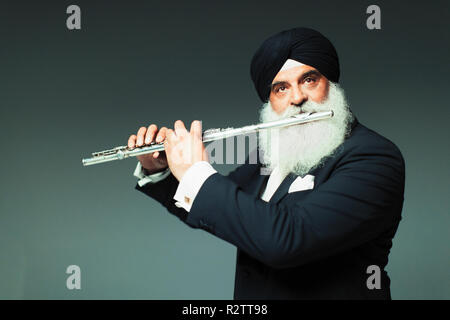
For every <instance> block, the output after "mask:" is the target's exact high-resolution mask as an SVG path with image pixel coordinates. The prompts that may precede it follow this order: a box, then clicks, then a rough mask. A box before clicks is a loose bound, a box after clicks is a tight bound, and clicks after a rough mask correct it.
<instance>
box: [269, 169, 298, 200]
mask: <svg viewBox="0 0 450 320" xmlns="http://www.w3.org/2000/svg"><path fill="white" fill-rule="evenodd" d="M297 177H298V176H297V175H295V174H292V173H290V174H288V175H287V176H286V178H284V180H283V182H281V184H280V186H279V187H278V189H277V191H275V193H274V194H273V196H272V198H270V200H269V202H271V203H277V202H279V201H280V200H281V199H282V198H283V197H284V196H285V195H286V194H287V193H288V191H289V187H290V186H291V184H292V182H294V180H295V179H296V178H297Z"/></svg>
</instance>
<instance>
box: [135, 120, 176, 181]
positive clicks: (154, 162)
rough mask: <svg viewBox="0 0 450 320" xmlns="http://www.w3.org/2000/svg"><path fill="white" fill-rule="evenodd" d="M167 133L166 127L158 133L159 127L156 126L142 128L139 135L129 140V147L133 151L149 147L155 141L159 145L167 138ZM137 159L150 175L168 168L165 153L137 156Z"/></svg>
mask: <svg viewBox="0 0 450 320" xmlns="http://www.w3.org/2000/svg"><path fill="white" fill-rule="evenodd" d="M166 132H167V128H166V127H162V128H161V129H159V131H158V127H157V126H156V125H155V124H151V125H150V126H149V127H148V128H146V127H142V128H140V129H139V130H138V132H137V135H134V134H133V135H131V136H130V137H129V138H128V147H129V148H131V149H132V148H134V147H142V146H144V145H149V144H150V143H152V142H155V141H156V142H158V143H159V142H162V141H163V140H164V139H165V138H166ZM137 159H138V160H139V162H140V163H141V165H142V167H143V168H144V169H146V170H147V173H149V174H152V173H156V172H159V171H162V170H164V169H165V168H167V166H168V164H167V159H166V154H165V152H164V151H162V152H158V151H156V152H153V153H148V154H143V155H140V156H137Z"/></svg>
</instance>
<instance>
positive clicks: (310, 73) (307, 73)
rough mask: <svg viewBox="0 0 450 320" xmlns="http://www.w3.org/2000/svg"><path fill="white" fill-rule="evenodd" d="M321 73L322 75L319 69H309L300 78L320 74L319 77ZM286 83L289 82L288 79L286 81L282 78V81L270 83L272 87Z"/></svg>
mask: <svg viewBox="0 0 450 320" xmlns="http://www.w3.org/2000/svg"><path fill="white" fill-rule="evenodd" d="M321 75H322V74H321V73H320V72H319V71H317V70H309V71H307V72H305V73H304V74H302V75H301V76H300V79H301V80H303V79H305V78H307V77H310V76H318V77H320V76H321ZM286 83H288V82H287V81H284V80H282V81H276V82H274V83H272V84H271V85H270V87H271V88H273V87H275V86H276V85H279V84H286Z"/></svg>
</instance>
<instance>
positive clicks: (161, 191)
mask: <svg viewBox="0 0 450 320" xmlns="http://www.w3.org/2000/svg"><path fill="white" fill-rule="evenodd" d="M241 170H242V167H238V168H236V169H235V170H234V171H232V172H230V173H229V175H228V178H229V179H230V181H233V182H235V183H237V181H238V180H237V179H238V177H239V173H240V171H241ZM178 185H179V182H178V180H177V178H175V176H174V175H173V174H172V173H170V174H169V176H168V177H167V178H165V179H163V180H160V181H158V182H156V183H147V184H145V185H143V186H142V187H141V186H139V184H136V186H135V189H136V190H138V191H140V192H142V193H144V194H146V195H147V196H149V197H151V198H153V199H155V200H156V201H158V202H159V203H160V204H161V205H163V206H164V207H165V208H166V209H167V210H168V211H169V212H170V213H172V214H174V215H175V216H177V217H178V218H179V219H180V220H182V221H184V222H186V217H187V214H188V212H187V211H186V210H184V209H183V208H179V207H177V206H176V205H175V202H176V201H175V200H174V199H173V197H174V195H175V193H176V191H177V188H178ZM188 225H189V226H190V227H192V228H198V227H197V226H195V225H192V224H188Z"/></svg>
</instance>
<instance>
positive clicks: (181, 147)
mask: <svg viewBox="0 0 450 320" xmlns="http://www.w3.org/2000/svg"><path fill="white" fill-rule="evenodd" d="M174 128H175V130H172V129H168V130H167V134H166V141H165V143H164V148H165V151H166V156H167V161H168V163H169V168H170V171H171V172H172V174H173V175H174V176H175V177H176V178H177V179H178V181H181V179H182V178H183V176H184V174H185V173H186V171H187V170H188V169H189V168H190V167H191V166H192V165H193V164H194V163H196V162H199V161H208V153H207V152H206V149H205V146H204V145H203V141H202V124H201V122H200V121H198V120H196V121H193V122H192V124H191V130H190V132H188V131H187V130H186V127H185V126H184V123H183V121H181V120H177V121H176V122H175V125H174Z"/></svg>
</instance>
